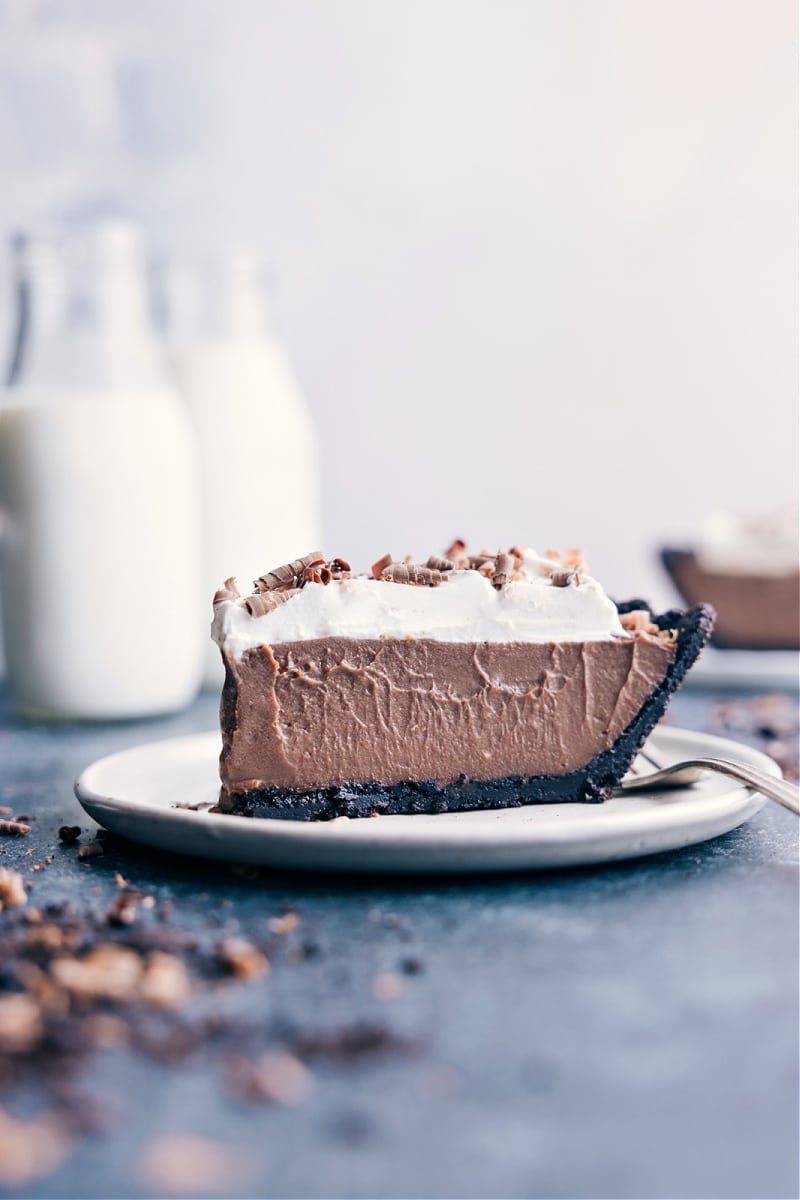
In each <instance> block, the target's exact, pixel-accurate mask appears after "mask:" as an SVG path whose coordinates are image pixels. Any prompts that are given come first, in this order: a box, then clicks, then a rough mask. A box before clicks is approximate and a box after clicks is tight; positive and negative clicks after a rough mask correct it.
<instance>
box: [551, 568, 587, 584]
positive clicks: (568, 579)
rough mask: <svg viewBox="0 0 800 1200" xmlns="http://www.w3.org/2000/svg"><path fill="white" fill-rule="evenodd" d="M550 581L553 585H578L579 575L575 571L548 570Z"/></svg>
mask: <svg viewBox="0 0 800 1200" xmlns="http://www.w3.org/2000/svg"><path fill="white" fill-rule="evenodd" d="M550 582H551V583H552V585H553V587H570V586H573V585H574V586H575V587H578V585H579V583H580V576H579V575H578V572H577V571H567V570H563V569H561V570H557V571H551V572H550Z"/></svg>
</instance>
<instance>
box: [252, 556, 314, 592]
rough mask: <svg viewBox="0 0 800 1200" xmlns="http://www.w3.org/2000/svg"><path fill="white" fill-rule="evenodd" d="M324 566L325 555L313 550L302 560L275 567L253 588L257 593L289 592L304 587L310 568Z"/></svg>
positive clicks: (257, 581)
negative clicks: (307, 571) (306, 574)
mask: <svg viewBox="0 0 800 1200" xmlns="http://www.w3.org/2000/svg"><path fill="white" fill-rule="evenodd" d="M324 565H325V558H324V555H323V554H322V553H321V552H320V551H319V550H312V551H311V553H310V554H304V555H303V557H302V558H296V559H295V560H294V562H290V563H284V565H283V566H282V567H275V568H274V570H272V571H267V573H266V575H259V577H258V579H256V580H255V581H254V585H253V586H254V587H255V589H256V592H281V591H289V590H290V589H292V588H297V587H302V586H303V582H304V579H305V573H306V570H307V569H308V568H309V567H322V566H324Z"/></svg>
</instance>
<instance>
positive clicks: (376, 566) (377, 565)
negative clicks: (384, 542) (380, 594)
mask: <svg viewBox="0 0 800 1200" xmlns="http://www.w3.org/2000/svg"><path fill="white" fill-rule="evenodd" d="M391 561H392V556H391V554H384V556H383V558H379V559H378V560H377V562H374V563H373V564H372V566H371V567H370V571H371V572H372V578H373V579H381V578H382V577H383V572H384V571H385V569H386V568H387V567H388V566H389V564H390V563H391Z"/></svg>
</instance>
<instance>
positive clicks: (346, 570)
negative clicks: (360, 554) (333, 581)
mask: <svg viewBox="0 0 800 1200" xmlns="http://www.w3.org/2000/svg"><path fill="white" fill-rule="evenodd" d="M328 567H329V568H330V572H331V574H332V575H347V576H349V575H350V571H351V569H352V568H351V566H350V563H349V562H348V561H347V559H345V558H332V559H331V561H330V562H329V563H328Z"/></svg>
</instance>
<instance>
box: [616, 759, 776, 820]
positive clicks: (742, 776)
mask: <svg viewBox="0 0 800 1200" xmlns="http://www.w3.org/2000/svg"><path fill="white" fill-rule="evenodd" d="M639 759H644V760H645V762H647V763H648V764H649V766H650V767H653V768H654V770H651V771H644V772H643V771H642V768H641V766H640V765H639ZM631 771H632V772H633V774H631V773H629V774H628V775H626V776H625V778H624V779H623V780H622V783H621V784H620V785H619V786H620V791H623V792H645V791H651V790H652V789H653V788H670V787H673V788H674V787H689V786H690V785H691V784H693V783H697V781H698V780H699V779H701V778H702V776H703V772H704V771H716V772H717V773H718V774H720V775H727V776H729V778H731V779H736V780H737V781H738V782H739V783H744V784H746V785H747V786H748V787H750V788H752V789H753V791H756V792H760V793H761V795H762V796H768V797H769V799H770V800H777V802H778V804H782V805H783V807H784V808H788V809H789V810H790V811H791V812H793V813H798V814H800V790H798V788H797V786H796V785H795V784H793V783H790V782H789V781H788V779H777V778H776V777H775V776H774V775H767V774H766V772H765V771H760V770H759V769H758V768H757V767H751V766H750V765H749V764H748V763H740V762H732V761H731V759H729V758H687V759H685V760H684V761H683V762H679V763H670V765H669V766H668V767H662V766H660V764H659V763H657V762H656V760H655V759H654V758H653V757H652V755H651V754H649V753H648V752H646V751H644V750H641V751H640V752H639V754H638V755H637V758H636V760H635V761H634V764H633V766H632V768H631Z"/></svg>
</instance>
